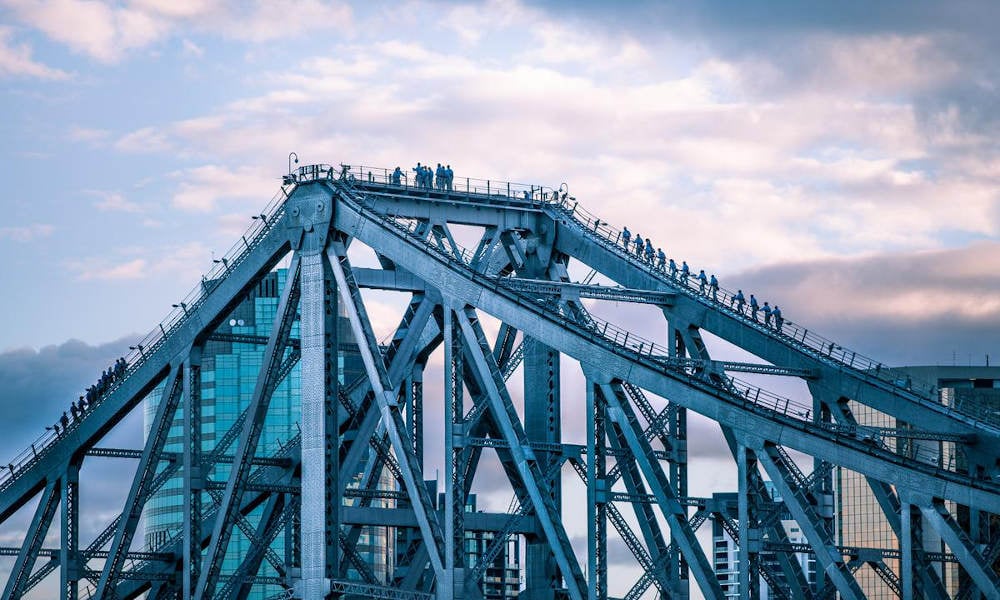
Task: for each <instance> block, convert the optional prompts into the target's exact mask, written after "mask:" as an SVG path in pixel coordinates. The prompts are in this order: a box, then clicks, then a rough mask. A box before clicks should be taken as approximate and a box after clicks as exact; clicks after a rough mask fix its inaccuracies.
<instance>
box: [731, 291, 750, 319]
mask: <svg viewBox="0 0 1000 600" xmlns="http://www.w3.org/2000/svg"><path fill="white" fill-rule="evenodd" d="M746 303H747V301H746V298H744V297H743V290H736V295H735V296H733V299H732V300H731V301H730V302H729V306H733V305H734V304H735V305H736V310H737V311H738V312H739V313H740V314H741V315H742V314H743V306H744V305H745V304H746Z"/></svg>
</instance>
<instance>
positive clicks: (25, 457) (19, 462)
mask: <svg viewBox="0 0 1000 600" xmlns="http://www.w3.org/2000/svg"><path fill="white" fill-rule="evenodd" d="M289 193H290V188H288V187H286V186H282V187H281V188H280V189H279V190H278V192H277V193H276V194H275V195H274V196H273V197H272V198H271V200H270V202H268V204H267V206H265V207H264V209H263V210H262V211H261V212H260V213H259V214H258V215H255V216H254V217H253V220H252V223H251V225H250V227H249V228H248V229H247V231H246V233H244V234H243V236H242V237H241V239H240V241H238V242H236V244H234V245H233V246H232V247H231V248H230V249H229V251H228V252H226V253H225V254H223V256H222V258H220V259H216V260H215V262H214V266H213V268H212V269H211V270H210V271H209V272H208V273H207V274H205V275H203V276H202V278H201V282H200V283H199V284H198V285H197V286H196V287H195V288H194V289H192V290H191V291H190V292H189V293H188V294H187V295H186V296H185V297H184V299H183V300H181V301H180V302H178V303H177V304H175V305H174V310H173V311H171V312H170V313H169V314H168V315H167V316H166V317H165V318H164V319H163V320H162V321H160V323H159V324H158V325H157V327H156V328H155V329H153V330H152V331H150V332H149V334H147V335H146V336H145V337H144V338H142V340H141V341H139V342H138V343H137V344H135V345H134V346H132V348H131V352H130V353H129V354H127V355H125V357H124V358H125V362H126V368H125V370H124V372H122V374H121V375H120V376H118V377H116V378H115V379H113V380H112V382H111V383H110V385H109V386H108V387H107V388H106V389H105V391H104V393H103V394H101V395H99V396H97V397H95V398H94V400H93V402H91V403H89V404H88V405H87V407H86V410H84V411H83V412H81V413H79V416H78V417H77V418H75V419H73V420H71V421H70V422H69V423H68V424H67V425H66V427H62V428H60V433H59V434H56V433H55V430H54V429H52V430H46V432H45V433H43V434H42V435H41V436H40V437H39V438H38V439H36V440H35V441H34V442H33V443H32V444H31V445H30V447H28V448H27V449H25V450H23V451H22V452H21V453H19V454H18V455H17V456H15V457H14V459H13V460H11V461H10V462H9V463H8V464H7V465H6V468H5V469H4V470H3V471H0V491H3V490H4V489H6V488H7V487H8V486H10V485H11V483H12V482H13V481H14V479H15V478H16V477H17V476H18V474H20V473H21V472H23V471H24V470H25V469H27V468H28V467H30V466H31V465H33V464H34V463H35V462H37V461H38V460H40V459H41V458H43V457H44V456H45V454H47V452H48V450H49V449H50V448H51V447H52V444H53V443H54V442H55V441H56V440H58V439H60V438H62V437H64V436H65V435H66V434H68V433H72V432H73V431H75V430H76V429H77V428H78V427H79V426H80V424H81V423H82V422H83V420H85V419H86V418H87V417H88V416H89V415H90V414H91V413H92V412H93V409H94V408H96V407H97V406H99V405H100V404H101V403H102V402H103V401H104V399H105V398H107V397H108V396H109V395H111V394H112V393H114V392H115V390H117V389H118V388H119V387H120V386H121V385H122V384H123V383H124V382H125V381H126V380H127V379H128V377H129V375H130V374H131V373H133V372H134V371H135V370H136V369H137V368H138V367H140V366H141V365H143V364H144V363H145V362H146V361H147V360H148V359H149V358H150V357H151V356H153V355H154V354H155V353H156V352H157V351H158V350H159V349H160V348H161V347H162V346H163V343H164V342H165V340H166V339H167V338H168V337H169V336H170V335H171V334H173V333H174V332H175V331H176V330H177V329H179V328H180V327H181V326H182V325H183V324H184V322H185V319H186V318H187V316H188V314H189V313H190V312H191V311H193V310H194V309H196V308H198V307H199V306H200V305H201V303H202V302H204V300H205V299H206V298H207V297H208V296H209V295H210V294H211V293H212V292H213V291H214V290H215V289H216V287H218V285H219V284H220V283H221V282H222V280H223V279H225V277H226V276H227V275H228V274H229V272H230V271H231V270H232V269H234V268H235V267H236V266H238V265H239V264H240V263H242V262H243V260H245V259H246V257H247V256H249V254H250V251H251V250H253V248H255V247H256V245H257V244H258V243H259V242H260V241H261V240H262V239H263V238H264V237H265V236H266V235H267V233H268V231H269V230H270V228H271V226H272V225H273V224H274V223H276V222H277V221H278V220H280V218H281V216H282V214H283V212H284V201H285V199H286V198H287V197H288V194H289Z"/></svg>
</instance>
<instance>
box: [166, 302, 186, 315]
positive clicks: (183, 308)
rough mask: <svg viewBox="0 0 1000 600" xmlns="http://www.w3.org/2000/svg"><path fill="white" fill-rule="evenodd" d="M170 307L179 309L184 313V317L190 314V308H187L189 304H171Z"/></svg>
mask: <svg viewBox="0 0 1000 600" xmlns="http://www.w3.org/2000/svg"><path fill="white" fill-rule="evenodd" d="M170 306H172V307H174V308H179V309H181V310H183V311H184V315H185V316H187V314H188V306H187V304H185V303H183V302H181V303H180V304H171V305H170Z"/></svg>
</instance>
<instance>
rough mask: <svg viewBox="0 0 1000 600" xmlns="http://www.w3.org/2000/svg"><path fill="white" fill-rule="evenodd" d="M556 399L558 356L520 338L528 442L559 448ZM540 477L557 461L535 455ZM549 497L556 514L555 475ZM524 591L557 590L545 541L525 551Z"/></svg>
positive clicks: (537, 599)
mask: <svg viewBox="0 0 1000 600" xmlns="http://www.w3.org/2000/svg"><path fill="white" fill-rule="evenodd" d="M560 411H561V407H560V398H559V353H558V352H556V351H554V350H552V349H551V348H549V347H548V346H546V345H545V344H543V343H542V342H540V341H539V340H536V339H533V338H529V337H525V338H524V433H525V434H526V435H527V437H528V440H529V441H530V442H543V443H549V444H559V443H561V442H562V424H561V415H560ZM535 455H536V456H537V458H538V466H539V468H540V469H541V471H542V472H543V473H545V472H547V471H548V470H549V467H550V466H551V464H552V461H554V460H558V459H559V457H557V456H553V455H552V454H550V453H549V452H543V451H536V453H535ZM546 485H547V486H548V489H549V497H550V499H551V501H552V503H553V505H554V506H556V507H557V508H558V509H559V510H560V511H561V507H562V477H561V475H560V474H559V473H558V472H557V473H556V474H555V475H554V476H553V477H552V478H551V479H550V480H548V481H547V482H546ZM525 580H526V581H525V589H526V597H527V598H528V600H551V599H552V598H554V593H555V592H554V590H556V589H557V588H559V587H561V584H560V583H559V580H560V577H559V569H558V568H557V567H556V563H555V559H554V558H553V556H552V551H551V549H550V548H549V545H548V543H547V542H546V541H545V540H542V539H538V540H532V539H529V541H528V543H527V547H526V549H525Z"/></svg>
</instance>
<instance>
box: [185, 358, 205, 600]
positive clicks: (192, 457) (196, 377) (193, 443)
mask: <svg viewBox="0 0 1000 600" xmlns="http://www.w3.org/2000/svg"><path fill="white" fill-rule="evenodd" d="M201 356H202V347H201V346H194V347H192V348H191V350H190V351H189V352H188V358H187V360H186V361H185V362H184V384H183V385H184V392H183V394H184V413H183V429H184V433H183V440H184V455H183V457H182V460H183V465H182V466H183V473H184V479H183V495H184V498H183V502H184V525H183V528H184V529H183V532H184V551H183V552H184V554H183V566H182V569H183V571H182V575H181V581H182V588H181V589H182V590H183V591H182V597H183V599H184V600H191V599H192V598H193V597H194V596H193V595H194V589H195V587H196V586H197V584H198V575H199V574H200V573H199V571H200V569H201V493H202V489H204V481H205V478H204V475H205V474H204V473H202V447H201Z"/></svg>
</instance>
